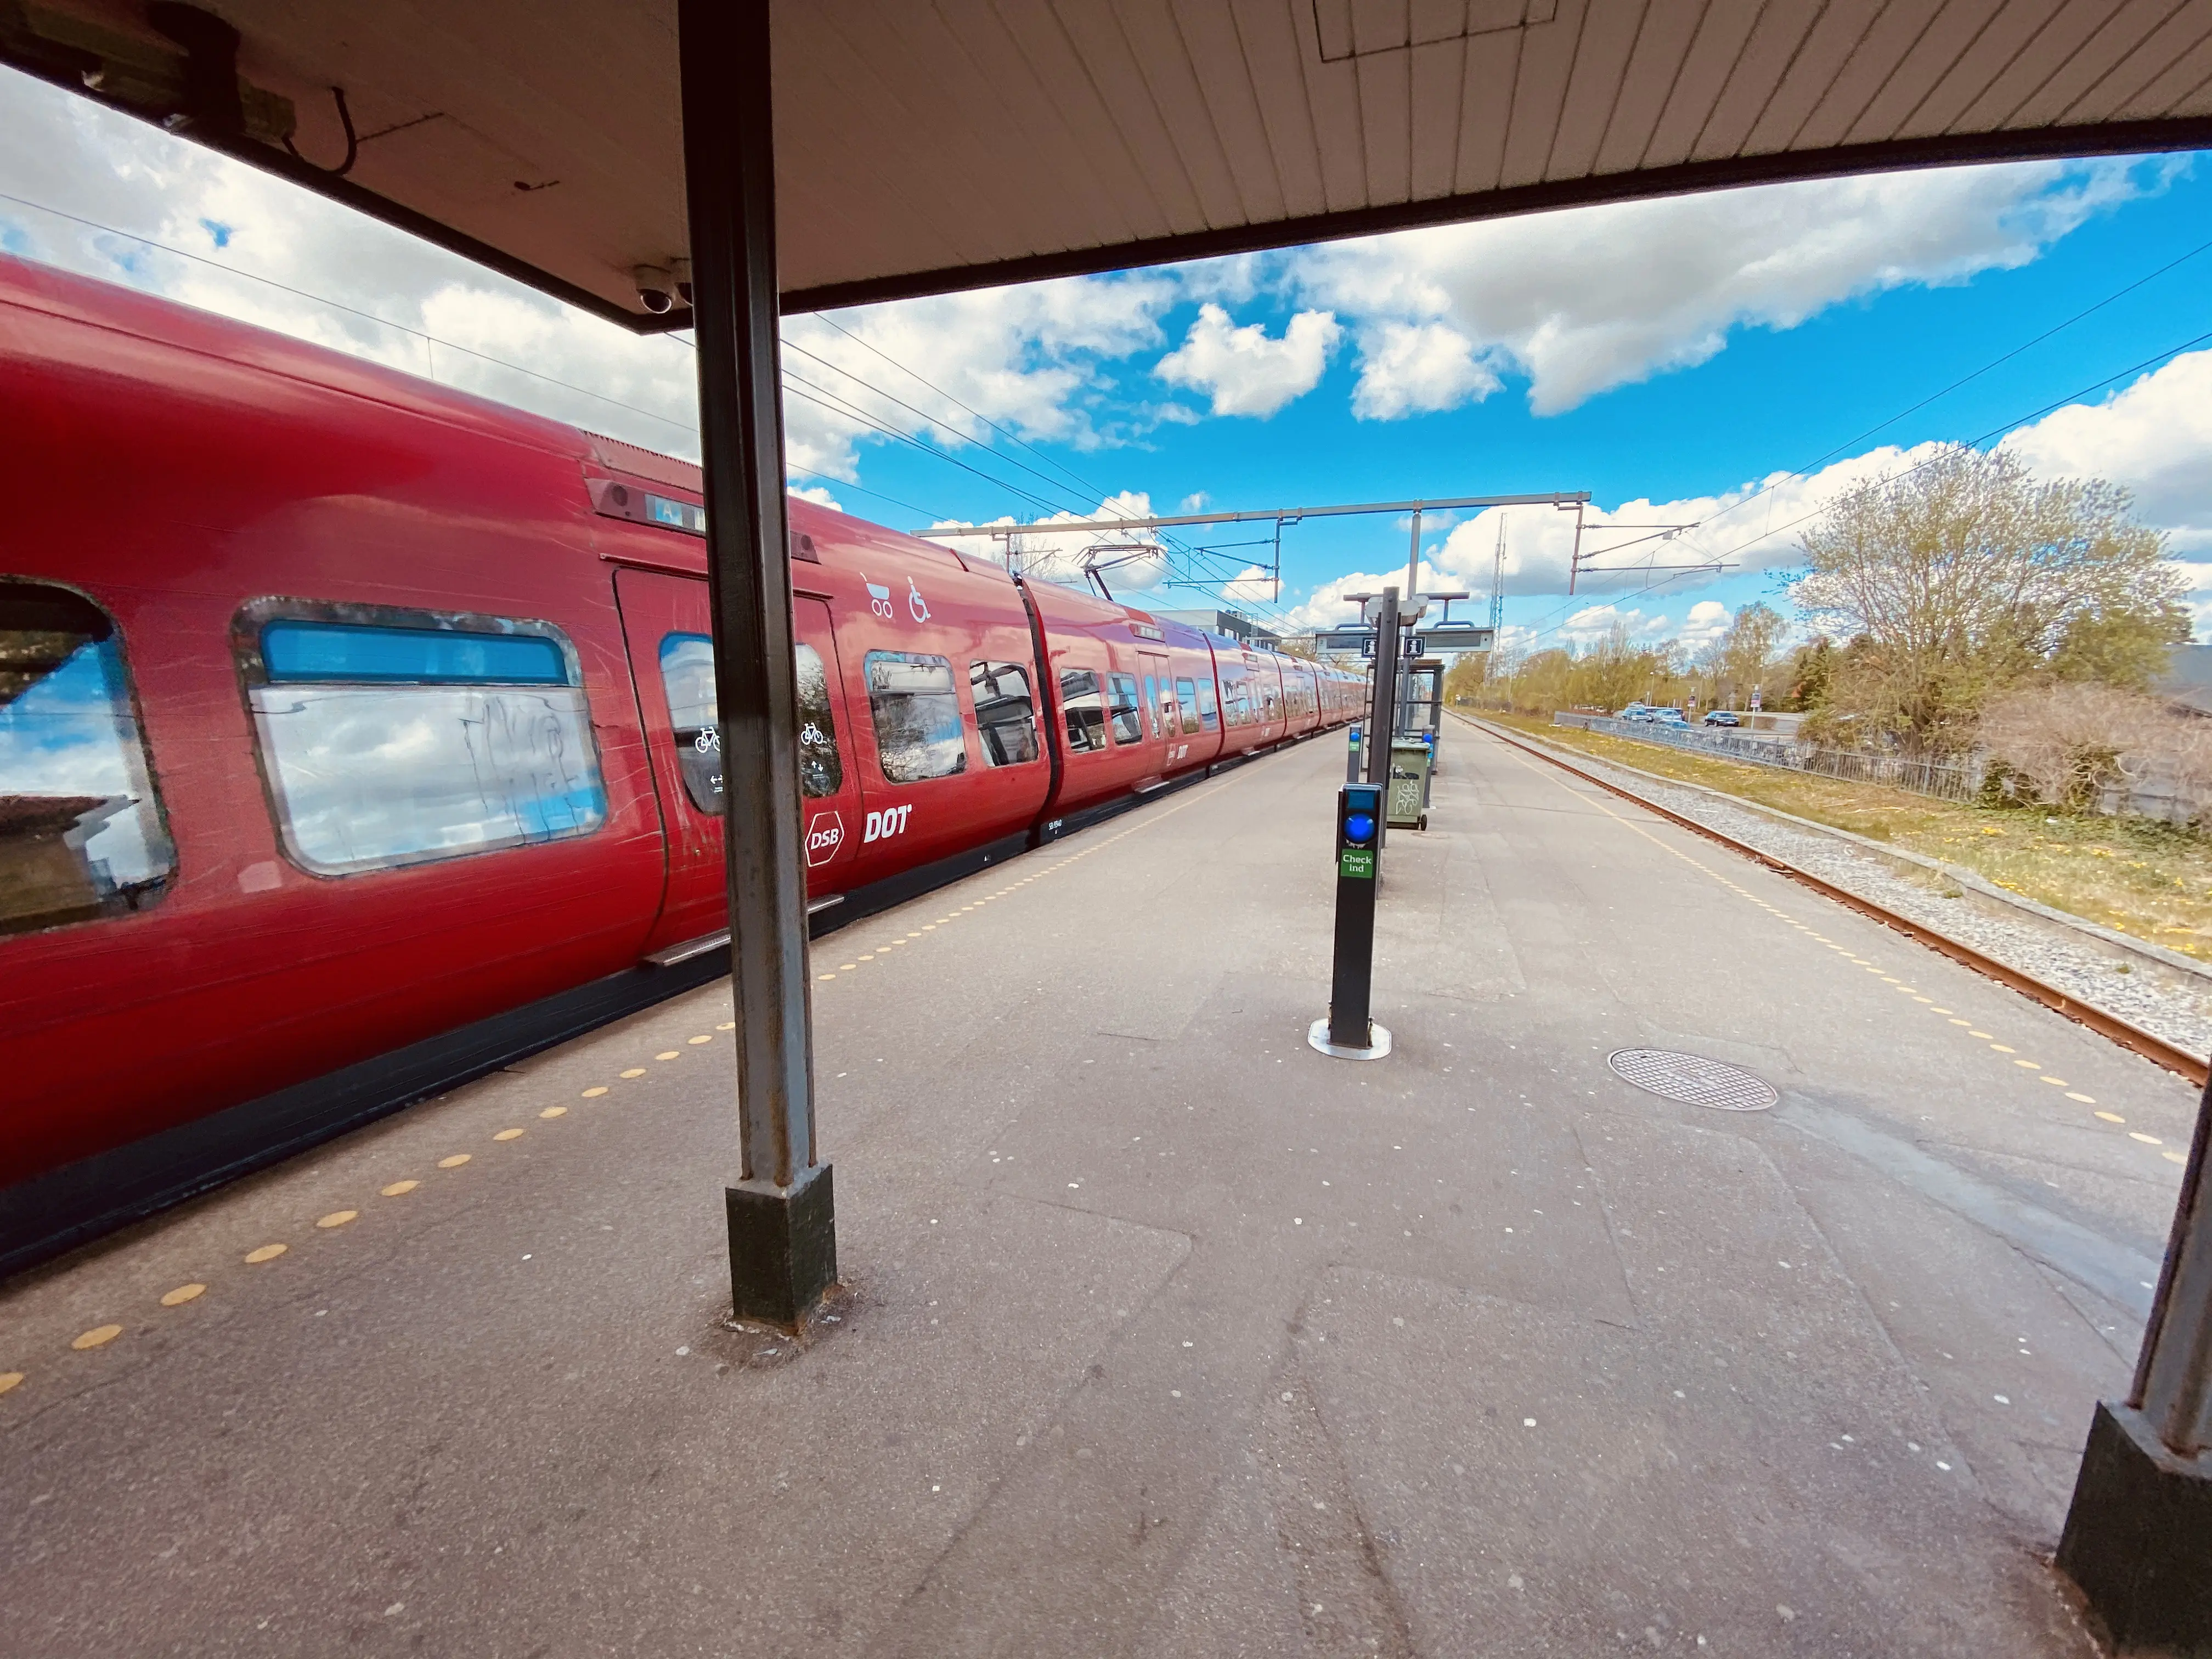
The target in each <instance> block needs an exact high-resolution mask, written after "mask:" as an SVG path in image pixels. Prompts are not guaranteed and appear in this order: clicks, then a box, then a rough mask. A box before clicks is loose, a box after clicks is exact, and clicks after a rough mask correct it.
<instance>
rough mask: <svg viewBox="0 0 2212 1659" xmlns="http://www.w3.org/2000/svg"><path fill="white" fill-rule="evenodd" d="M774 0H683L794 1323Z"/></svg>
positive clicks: (700, 291) (726, 773) (716, 457)
mask: <svg viewBox="0 0 2212 1659" xmlns="http://www.w3.org/2000/svg"><path fill="white" fill-rule="evenodd" d="M769 10H770V6H769V0H678V6H677V26H678V48H679V51H680V53H681V66H680V70H681V84H682V100H683V118H684V185H685V190H686V192H687V195H688V198H689V207H690V232H691V249H690V254H691V283H692V292H691V305H692V312H693V316H694V322H693V327H694V328H695V330H696V333H697V338H698V359H699V435H700V448H701V454H702V463H703V471H704V473H705V481H706V496H707V586H708V599H709V603H710V605H711V609H712V614H713V618H714V695H715V697H716V699H717V703H718V712H719V714H720V725H721V739H722V777H723V789H722V800H723V804H724V817H723V821H722V829H723V848H724V852H725V854H726V859H727V861H728V876H729V894H730V988H731V994H732V999H733V1000H734V1001H735V1004H736V1016H737V1082H738V1144H739V1152H738V1180H737V1181H736V1182H735V1183H734V1184H732V1185H731V1186H729V1187H728V1188H727V1189H726V1192H727V1198H726V1207H727V1213H728V1218H729V1237H730V1282H731V1289H732V1300H733V1303H734V1306H735V1311H736V1313H737V1316H738V1317H739V1318H741V1319H749V1320H757V1321H760V1322H763V1323H768V1324H773V1325H777V1326H781V1327H784V1328H796V1327H798V1326H799V1325H801V1324H803V1323H804V1322H805V1320H806V1318H807V1316H808V1315H809V1314H810V1313H811V1310H813V1308H814V1307H815V1305H816V1304H817V1303H818V1302H819V1301H820V1300H821V1297H822V1294H823V1291H826V1290H828V1289H829V1286H830V1285H832V1284H834V1283H835V1282H836V1277H837V1243H836V1223H835V1214H834V1206H833V1204H832V1197H831V1192H832V1189H831V1187H830V1177H829V1164H825V1163H823V1162H822V1161H821V1156H820V1149H819V1147H818V1146H817V1145H816V1142H815V1138H814V1050H813V1000H812V993H811V985H810V982H809V981H808V978H807V942H806V860H805V853H804V849H803V848H802V846H801V844H800V830H799V736H798V734H799V711H798V690H797V687H796V684H795V682H794V673H793V650H792V632H791V570H790V562H789V561H790V556H789V553H788V550H787V549H788V540H789V532H788V527H787V523H786V519H785V509H784V457H783V414H782V398H781V353H780V348H779V339H778V320H779V312H780V306H779V299H780V295H779V291H778V288H777V283H776V259H775V129H774V125H773V122H772V117H771V112H770V102H769V94H770V90H771V85H772V79H773V77H772V76H771V75H770V72H769Z"/></svg>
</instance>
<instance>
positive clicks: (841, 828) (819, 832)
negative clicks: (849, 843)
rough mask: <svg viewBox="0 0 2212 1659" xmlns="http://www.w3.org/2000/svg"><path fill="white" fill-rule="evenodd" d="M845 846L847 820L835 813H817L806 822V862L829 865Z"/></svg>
mask: <svg viewBox="0 0 2212 1659" xmlns="http://www.w3.org/2000/svg"><path fill="white" fill-rule="evenodd" d="M844 844H845V820H844V819H842V817H838V816H837V814H836V813H835V812H817V813H816V814H815V815H814V816H813V817H811V818H809V819H808V820H807V821H806V862H807V863H808V864H809V865H810V866H812V865H817V864H827V863H829V860H831V859H834V858H836V856H837V849H838V848H840V847H842V846H843V845H844Z"/></svg>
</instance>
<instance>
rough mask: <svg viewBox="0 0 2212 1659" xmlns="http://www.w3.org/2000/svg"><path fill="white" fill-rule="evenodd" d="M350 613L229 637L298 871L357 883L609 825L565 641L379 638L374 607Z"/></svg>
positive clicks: (458, 631) (446, 632)
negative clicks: (361, 877)
mask: <svg viewBox="0 0 2212 1659" xmlns="http://www.w3.org/2000/svg"><path fill="white" fill-rule="evenodd" d="M302 608H303V609H305V608H306V607H302ZM347 609H348V611H349V615H348V617H347V618H346V620H344V621H343V622H331V621H324V620H318V619H314V618H312V617H275V618H273V619H270V620H268V621H264V622H263V623H262V624H261V625H260V627H259V628H258V629H253V628H251V627H246V628H244V629H241V630H240V633H239V634H238V635H236V637H238V638H239V639H240V656H241V665H242V666H243V667H244V668H245V669H246V679H247V688H246V696H247V701H248V702H249V703H250V704H251V706H252V710H253V720H254V726H255V729H256V731H257V732H258V735H259V738H260V740H261V755H262V763H263V768H264V772H265V773H266V775H267V777H268V780H269V787H270V795H271V797H272V799H273V803H274V805H275V807H276V822H277V828H278V829H279V831H280V833H281V834H282V835H283V840H284V848H285V850H286V852H288V853H289V854H290V855H291V857H292V859H293V860H294V862H295V863H297V864H298V865H300V866H301V867H302V868H304V869H307V870H309V871H312V872H314V873H315V874H317V875H325V876H342V875H353V874H357V873H359V872H362V871H368V870H384V869H390V868H392V867H394V866H401V865H410V864H427V863H429V862H431V861H433V860H439V859H450V858H463V857H466V856H467V855H469V854H474V853H489V852H495V851H497V850H499V849H501V848H509V847H525V846H531V845H534V844H536V843H538V842H552V841H565V840H568V839H569V838H571V837H573V836H587V835H589V834H591V833H592V831H593V830H594V829H598V828H599V826H600V825H601V824H603V823H605V822H606V817H607V794H606V788H605V784H604V783H603V782H602V781H601V780H600V776H599V752H598V750H597V748H596V747H595V746H594V744H593V742H592V721H591V711H590V709H589V708H588V707H587V706H586V702H585V699H584V690H583V687H582V686H581V684H579V683H578V681H579V678H580V677H579V675H578V673H577V670H576V659H575V653H574V650H573V649H572V648H571V647H569V645H568V641H566V640H565V639H564V638H562V637H561V636H560V635H558V634H556V632H554V631H553V630H552V629H550V628H548V627H547V626H546V625H545V624H544V623H513V622H503V621H501V620H499V619H496V618H485V619H477V620H479V621H481V622H482V623H483V626H482V627H471V628H450V629H441V628H438V627H435V625H429V626H422V625H408V624H407V623H402V622H400V621H399V619H398V618H396V617H395V619H394V621H393V623H392V625H389V626H386V625H383V624H380V623H378V622H376V621H375V620H374V618H373V617H363V615H362V613H363V612H365V611H369V610H371V609H372V608H371V607H362V606H352V607H348V608H347ZM413 615H414V613H410V621H411V620H412V618H413ZM425 620H426V621H428V620H430V619H425Z"/></svg>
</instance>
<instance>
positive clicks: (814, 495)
mask: <svg viewBox="0 0 2212 1659" xmlns="http://www.w3.org/2000/svg"><path fill="white" fill-rule="evenodd" d="M791 493H792V494H793V495H796V496H797V497H798V498H799V500H800V501H811V502H813V503H814V504H815V506H817V507H828V508H829V510H830V511H831V512H832V513H842V512H843V511H844V510H845V504H844V502H842V501H839V500H838V499H837V498H836V496H835V495H831V494H830V493H829V491H828V490H827V489H823V487H822V486H821V485H820V484H811V485H809V486H808V487H807V488H806V489H794V490H793V491H792V492H791Z"/></svg>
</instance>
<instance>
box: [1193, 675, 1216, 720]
mask: <svg viewBox="0 0 2212 1659" xmlns="http://www.w3.org/2000/svg"><path fill="white" fill-rule="evenodd" d="M1198 719H1199V723H1200V725H1201V726H1204V727H1205V728H1206V730H1207V731H1209V732H1211V731H1212V730H1213V729H1214V728H1215V727H1216V726H1219V725H1220V723H1221V721H1220V717H1219V714H1218V712H1217V711H1216V710H1215V708H1214V706H1213V681H1212V678H1211V677H1210V676H1209V677H1208V678H1204V679H1201V680H1200V681H1199V683H1198Z"/></svg>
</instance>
